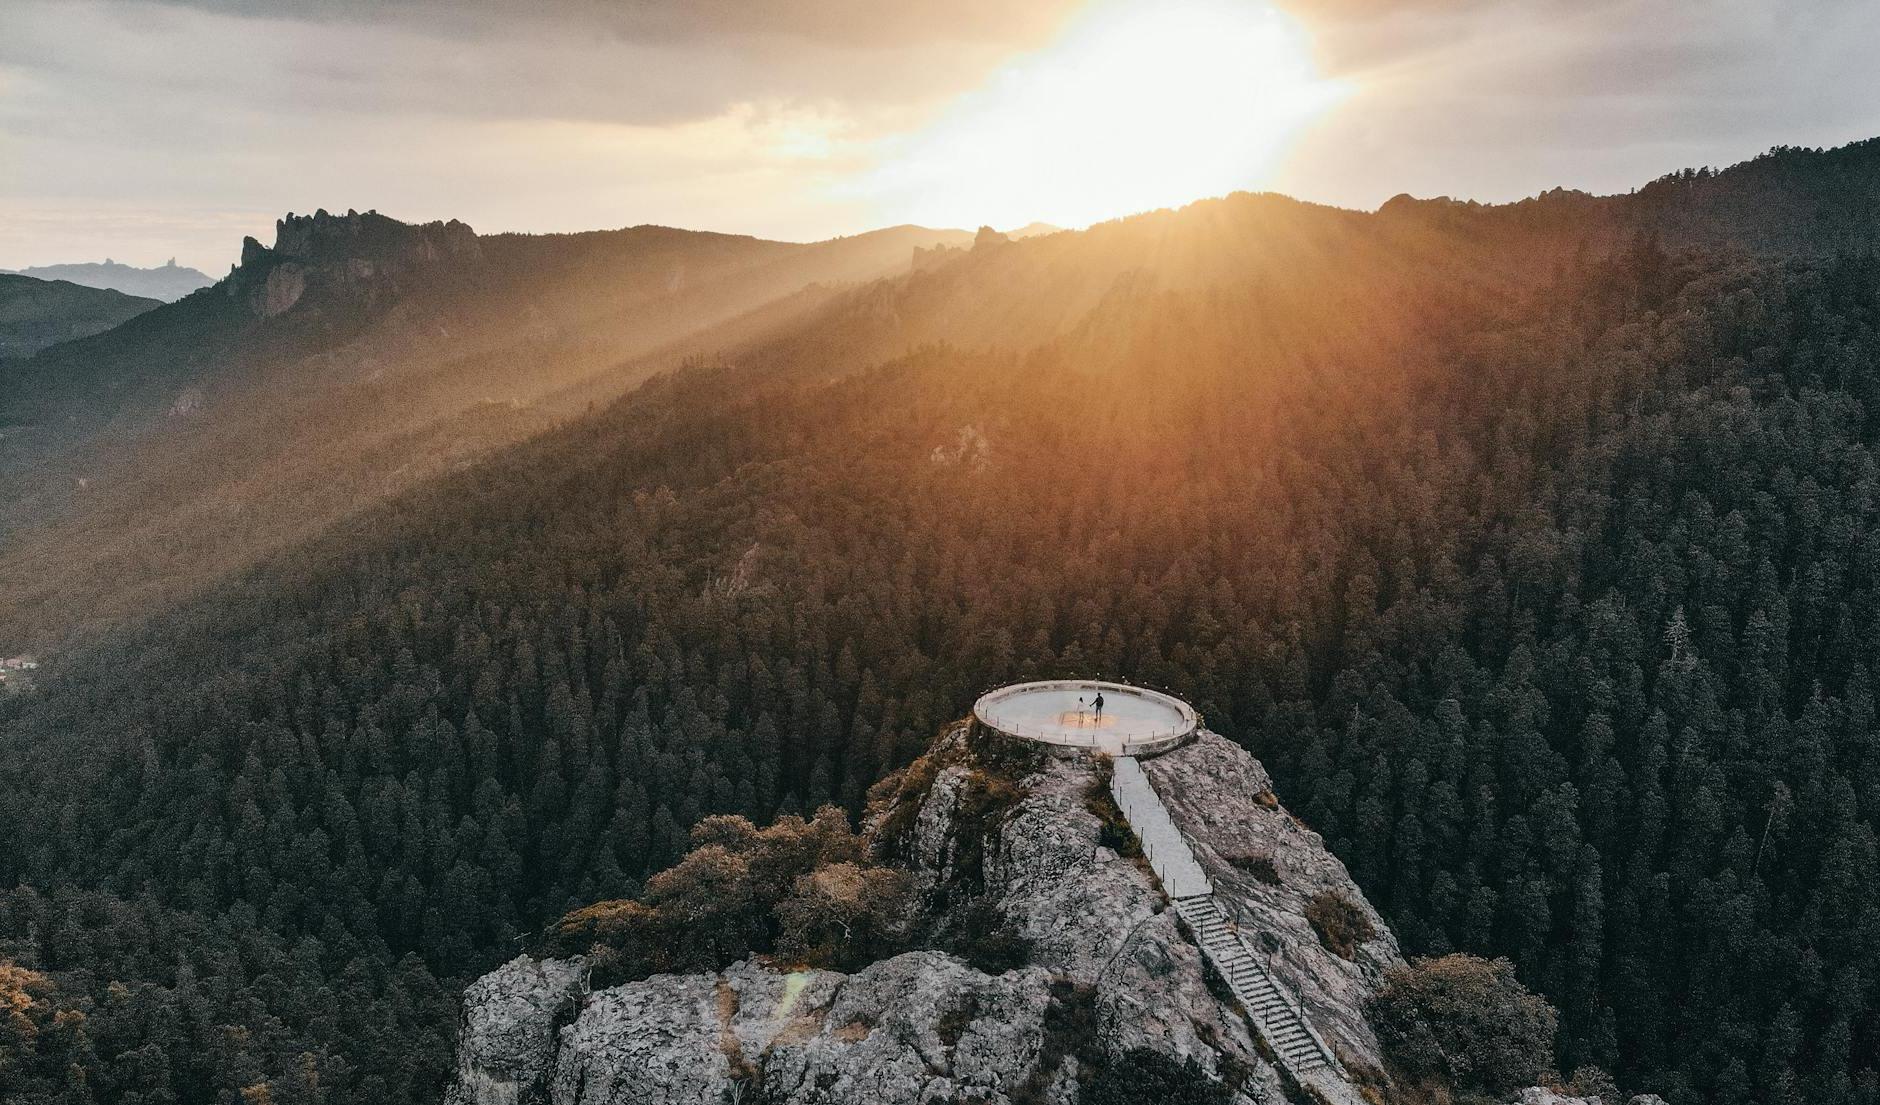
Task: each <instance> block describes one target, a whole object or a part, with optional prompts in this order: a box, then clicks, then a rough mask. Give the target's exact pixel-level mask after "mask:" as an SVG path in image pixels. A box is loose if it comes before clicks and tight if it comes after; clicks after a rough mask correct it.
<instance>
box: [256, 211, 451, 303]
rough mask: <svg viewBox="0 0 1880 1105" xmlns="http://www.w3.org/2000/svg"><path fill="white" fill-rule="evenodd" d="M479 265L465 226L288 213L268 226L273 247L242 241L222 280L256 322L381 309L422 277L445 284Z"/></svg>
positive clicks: (373, 213) (378, 216)
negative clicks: (313, 311)
mask: <svg viewBox="0 0 1880 1105" xmlns="http://www.w3.org/2000/svg"><path fill="white" fill-rule="evenodd" d="M481 260H482V247H481V243H480V241H479V239H478V238H477V235H476V232H475V231H474V230H471V229H470V228H469V227H468V226H466V225H464V224H463V223H460V222H458V221H457V220H455V219H452V220H451V221H449V222H431V223H423V224H411V223H402V222H399V221H398V220H397V219H391V218H387V217H385V216H384V215H381V214H379V213H378V212H376V211H367V212H365V213H364V214H361V213H359V212H357V211H348V212H347V213H346V214H344V215H329V214H327V213H326V212H325V211H317V212H315V213H313V214H311V215H294V214H292V213H289V214H288V216H287V217H286V218H284V219H281V220H279V221H277V222H276V223H275V224H274V246H273V247H272V248H269V247H267V246H264V245H262V244H261V243H260V242H258V241H256V240H255V239H253V238H245V239H243V240H242V256H241V263H240V264H239V265H237V266H236V267H235V269H234V270H233V271H231V272H230V273H229V276H228V279H227V280H225V281H224V282H223V286H224V288H225V289H226V290H227V292H228V294H229V295H230V296H233V297H234V298H236V299H239V300H241V301H242V302H244V303H246V304H247V305H248V308H249V309H250V310H251V311H252V312H253V313H254V314H255V316H256V317H257V318H275V317H277V316H280V315H283V314H286V313H287V312H289V311H292V310H295V309H296V308H301V309H305V308H304V307H303V303H304V304H306V305H309V306H317V307H318V308H321V309H327V310H333V309H347V308H363V309H366V310H372V309H376V308H379V307H383V306H385V305H387V304H389V303H391V302H393V301H394V300H396V299H398V298H399V297H400V296H402V295H403V294H405V293H406V292H408V291H409V290H410V288H411V286H412V285H413V283H414V281H415V280H417V278H419V277H420V276H425V277H436V276H438V275H440V274H441V275H442V276H443V277H444V278H445V279H451V278H454V277H460V276H462V275H464V274H466V273H468V272H471V271H473V270H474V269H475V268H476V267H477V265H478V264H479V263H480V262H481Z"/></svg>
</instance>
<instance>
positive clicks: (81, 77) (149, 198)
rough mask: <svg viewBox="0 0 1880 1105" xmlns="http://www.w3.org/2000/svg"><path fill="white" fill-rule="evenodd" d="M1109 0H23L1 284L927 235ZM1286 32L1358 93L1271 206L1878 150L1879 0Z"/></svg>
mask: <svg viewBox="0 0 1880 1105" xmlns="http://www.w3.org/2000/svg"><path fill="white" fill-rule="evenodd" d="M1086 2H1097V0H1037V2H1034V3H1024V2H1022V0H944V2H943V0H902V2H899V3H880V2H878V0H866V2H865V0H805V2H800V3H789V2H785V0H704V2H693V3H684V2H678V0H545V2H540V3H535V4H528V5H524V4H518V3H506V2H505V3H498V2H496V0H471V2H468V3H465V2H450V0H405V2H402V3H378V2H369V0H312V2H288V0H241V2H237V0H187V2H182V0H179V2H171V3H158V2H107V0H0V4H3V5H4V13H3V14H0V267H19V266H23V265H27V264H42V263H49V262H55V261H71V260H89V259H99V258H102V257H103V256H105V255H107V254H109V255H111V256H114V257H116V258H117V259H119V260H126V261H130V262H133V263H140V264H151V263H157V262H160V261H162V260H163V259H164V258H166V257H168V256H170V255H172V254H175V255H178V256H179V258H180V259H181V260H182V261H183V262H184V263H186V264H194V265H197V266H198V267H202V268H205V269H208V270H209V271H211V272H215V271H217V270H220V269H222V268H225V267H226V265H227V264H228V262H229V261H230V260H232V259H233V257H234V255H235V253H236V251H237V248H238V246H239V242H240V237H241V235H242V234H245V233H252V234H255V235H257V236H260V237H263V238H264V239H265V238H266V237H267V236H268V234H269V232H270V228H271V225H272V222H273V220H274V219H275V218H276V217H278V216H279V215H280V214H281V213H283V212H285V211H287V210H289V209H292V210H299V211H304V210H311V209H312V208H314V207H320V206H324V207H327V208H329V209H334V210H341V209H344V208H346V207H358V208H362V209H363V208H368V207H374V208H378V209H380V210H383V211H385V212H387V213H388V214H393V215H396V216H399V217H403V218H412V219H426V218H445V217H457V218H462V219H464V220H465V221H467V222H470V223H471V224H472V225H473V226H476V227H477V228H478V229H479V230H573V229H584V228H594V227H609V226H623V225H631V224H635V223H641V222H661V223H668V224H673V225H682V226H692V227H699V228H708V229H718V230H731V231H741V232H749V233H757V234H764V235H767V236H773V237H784V238H812V237H822V236H828V235H833V234H839V233H851V232H855V231H860V230H865V229H869V228H872V227H874V226H878V225H882V224H883V223H886V222H892V221H899V220H902V219H909V218H916V219H917V218H919V217H920V214H921V212H920V209H919V207H918V205H915V206H913V207H908V206H905V205H901V206H894V205H889V204H888V203H886V202H885V201H879V202H877V201H873V200H871V197H870V196H869V195H867V194H866V191H865V189H859V188H858V187H857V186H856V182H857V181H858V180H866V179H869V174H870V173H871V172H872V171H873V170H875V169H877V168H878V166H877V165H876V163H875V162H876V159H877V158H878V157H879V156H880V155H881V150H883V149H885V148H889V147H892V146H893V145H894V143H895V140H896V138H897V137H898V136H904V135H907V134H909V133H913V132H917V131H919V130H920V128H922V127H925V126H927V125H929V124H930V123H932V121H933V120H935V119H936V118H938V117H940V116H942V115H943V114H944V113H945V112H946V111H947V109H948V107H949V105H950V104H953V103H954V102H956V101H957V100H959V99H960V98H961V97H966V96H970V95H971V93H972V92H973V90H974V89H976V88H979V87H980V86H981V85H982V84H984V82H986V81H987V80H988V79H989V77H990V76H991V75H992V74H994V73H995V72H997V71H998V70H999V69H1000V67H1001V66H1003V65H1006V64H1008V63H1010V62H1012V61H1013V60H1014V59H1017V58H1022V57H1023V56H1024V55H1026V54H1027V53H1028V52H1030V51H1035V50H1038V49H1041V48H1045V47H1047V46H1048V44H1049V43H1050V42H1051V41H1052V40H1053V38H1054V37H1055V36H1056V35H1057V34H1058V33H1059V32H1060V31H1061V30H1062V28H1063V27H1064V26H1065V25H1066V24H1067V22H1069V21H1073V20H1075V19H1076V18H1077V16H1078V12H1079V10H1080V9H1081V8H1083V7H1084V5H1085V3H1086ZM1107 2H1116V0H1107ZM1142 2H1144V3H1151V2H1157V0H1142ZM1280 6H1281V7H1283V8H1284V9H1286V10H1287V11H1288V12H1289V13H1290V14H1291V15H1292V16H1294V17H1295V18H1296V19H1297V20H1298V22H1299V23H1300V24H1301V25H1302V26H1303V28H1304V30H1305V31H1306V33H1307V35H1308V36H1309V37H1310V39H1311V41H1312V44H1313V53H1314V56H1315V58H1316V60H1317V63H1318V65H1319V67H1320V70H1321V72H1322V73H1323V74H1324V75H1325V76H1326V77H1328V78H1332V79H1336V80H1339V81H1341V82H1343V83H1345V84H1346V85H1347V87H1349V88H1350V90H1351V92H1350V95H1348V96H1346V97H1345V98H1344V99H1343V100H1342V101H1341V102H1340V103H1339V106H1338V107H1337V108H1335V109H1334V110H1332V111H1331V112H1330V113H1329V114H1328V115H1326V116H1325V117H1324V118H1323V119H1322V120H1320V121H1319V122H1318V123H1316V124H1315V125H1313V126H1311V127H1309V128H1308V129H1307V130H1306V131H1305V132H1304V133H1303V134H1302V135H1301V136H1300V137H1299V138H1298V139H1297V142H1296V144H1295V146H1294V147H1293V149H1292V150H1291V152H1290V156H1288V157H1286V158H1284V159H1283V160H1282V161H1281V163H1280V167H1279V168H1278V169H1277V170H1276V171H1274V172H1273V173H1272V174H1271V175H1270V176H1269V177H1267V178H1266V179H1249V180H1247V181H1245V186H1246V187H1249V188H1263V187H1272V188H1277V189H1280V190H1283V191H1289V192H1292V193H1294V194H1297V195H1301V196H1304V197H1306V198H1311V199H1319V200H1324V201H1327V202H1336V203H1342V204H1347V205H1351V206H1362V207H1370V206H1375V205H1376V204H1377V203H1379V202H1381V201H1382V200H1384V199H1386V198H1388V197H1389V196H1390V195H1392V194H1395V193H1397V192H1402V191H1408V192H1412V193H1415V194H1421V195H1429V194H1453V195H1459V196H1469V197H1475V198H1481V199H1487V200H1503V199H1512V198H1517V197H1519V196H1522V195H1528V194H1532V193H1533V192H1535V191H1538V190H1540V189H1542V188H1545V187H1550V186H1553V185H1555V184H1562V185H1567V186H1570V187H1582V188H1588V189H1591V190H1595V191H1623V190H1625V189H1627V188H1630V187H1632V186H1634V185H1637V184H1640V183H1643V182H1644V181H1646V180H1648V179H1650V178H1651V177H1653V176H1656V175H1658V174H1659V173H1662V172H1665V171H1669V170H1671V169H1675V168H1678V167H1681V166H1684V165H1696V164H1713V165H1718V164H1725V163H1728V162H1731V161H1736V160H1740V159H1742V158H1744V157H1748V156H1750V155H1753V154H1754V153H1756V152H1758V151H1759V150H1761V149H1764V148H1767V147H1768V146H1770V145H1772V144H1775V143H1790V144H1801V145H1826V144H1835V143H1840V142H1844V141H1848V140H1852V139H1856V138H1861V137H1868V136H1872V135H1874V134H1880V76H1877V75H1876V73H1877V72H1880V70H1877V68H1876V67H1875V66H1874V65H1873V64H1872V62H1871V60H1870V58H1869V57H1868V56H1867V55H1868V54H1869V53H1870V52H1871V49H1872V44H1873V43H1875V42H1880V4H1874V3H1871V2H1869V0H1808V2H1802V3H1787V4H1783V3H1776V2H1773V0H1697V2H1693V3H1675V4H1672V3H1649V4H1648V3H1627V2H1601V0H1587V2H1581V3H1559V2H1555V0H1422V2H1414V0H1413V2H1409V3H1386V2H1384V0H1284V2H1282V3H1281V5H1280ZM1197 198H1198V197H1197Z"/></svg>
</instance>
